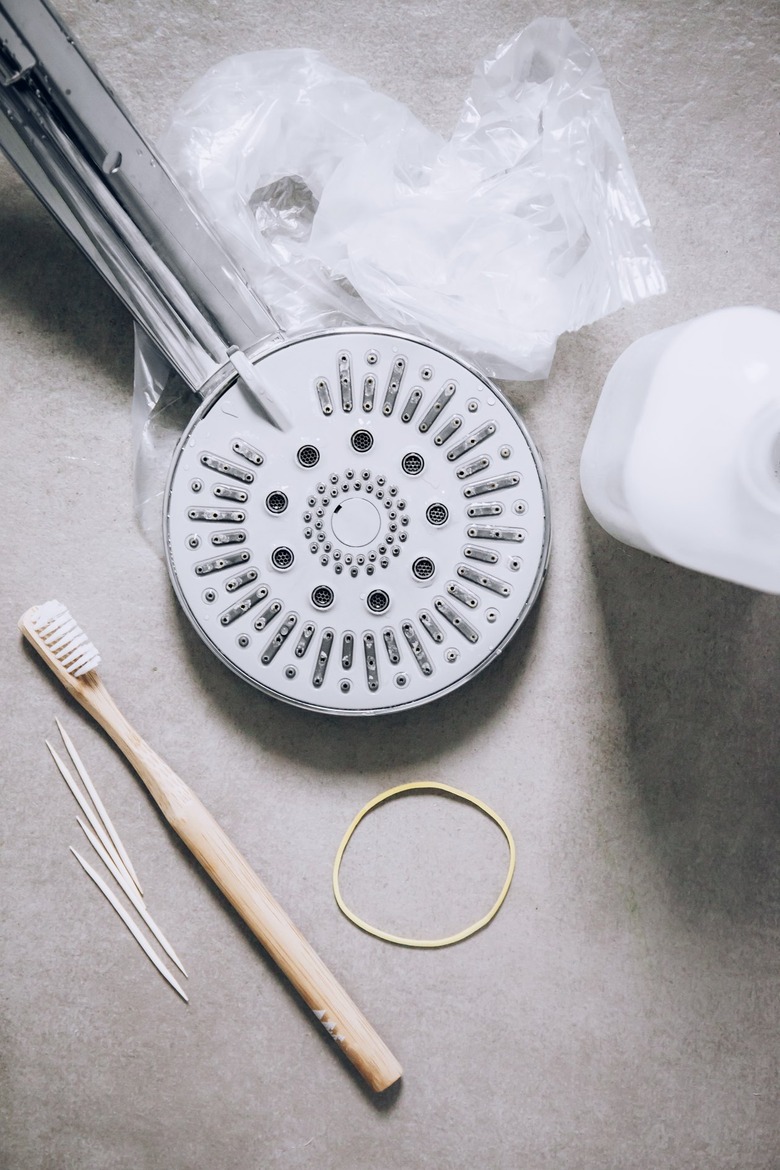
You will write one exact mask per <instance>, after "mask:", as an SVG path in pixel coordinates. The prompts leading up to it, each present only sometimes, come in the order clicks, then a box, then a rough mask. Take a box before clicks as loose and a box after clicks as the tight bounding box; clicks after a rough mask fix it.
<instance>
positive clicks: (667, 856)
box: [583, 505, 780, 927]
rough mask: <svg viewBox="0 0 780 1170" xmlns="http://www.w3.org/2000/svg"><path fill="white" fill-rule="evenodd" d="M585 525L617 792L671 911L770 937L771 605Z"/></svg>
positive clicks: (776, 830)
mask: <svg viewBox="0 0 780 1170" xmlns="http://www.w3.org/2000/svg"><path fill="white" fill-rule="evenodd" d="M583 511H584V505H583ZM585 514H586V516H587V530H588V537H589V543H590V556H591V561H592V568H593V573H594V577H595V580H596V584H597V590H598V595H599V598H600V602H601V607H602V610H603V613H604V620H605V626H606V631H607V640H608V646H609V650H610V653H611V657H612V661H613V663H614V668H615V673H616V678H617V683H618V687H619V693H620V696H621V702H622V706H623V710H624V713H625V718H626V723H627V729H628V744H627V747H628V750H629V753H630V759H631V774H630V776H629V777H628V779H627V783H630V784H632V785H634V786H635V788H636V794H637V796H638V800H639V807H640V808H641V809H643V812H644V824H645V828H646V832H647V836H648V839H649V842H650V844H651V846H652V848H653V850H654V851H655V852H656V854H657V856H658V857H659V858H660V861H661V864H662V868H663V871H665V872H666V874H667V875H668V882H669V886H670V889H671V892H672V897H673V900H674V903H675V905H676V908H677V910H678V912H679V913H680V914H681V915H682V916H683V917H684V918H688V919H690V920H691V921H695V922H697V923H700V924H703V922H704V921H705V920H706V919H707V918H708V917H711V916H713V915H715V916H728V917H734V918H737V919H740V920H742V921H745V922H749V923H753V924H754V925H756V926H770V925H773V926H775V927H776V926H777V925H778V922H777V906H778V904H779V903H780V760H779V758H778V757H779V756H780V598H777V597H773V596H769V595H766V594H760V593H755V592H753V591H752V590H749V589H745V588H742V587H740V586H737V585H732V584H729V583H728V582H725V581H720V580H716V579H715V578H713V577H708V576H705V575H703V574H700V573H694V572H691V571H688V570H686V569H682V568H679V567H678V566H676V565H670V564H668V563H667V562H665V561H662V560H659V559H658V558H656V557H651V556H648V555H647V554H645V553H642V552H639V551H637V550H635V549H630V548H628V547H627V546H625V545H622V544H620V543H619V542H618V541H615V540H613V539H612V538H611V537H609V536H608V535H607V534H606V533H605V532H604V531H603V530H602V529H601V528H600V527H599V526H598V525H597V524H596V523H595V521H593V520H592V518H590V516H589V515H588V514H587V513H585Z"/></svg>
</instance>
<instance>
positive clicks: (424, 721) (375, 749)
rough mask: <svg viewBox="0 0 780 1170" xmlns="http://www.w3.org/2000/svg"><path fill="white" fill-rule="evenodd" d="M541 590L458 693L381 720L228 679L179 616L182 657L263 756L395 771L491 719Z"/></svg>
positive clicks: (319, 767) (523, 657)
mask: <svg viewBox="0 0 780 1170" xmlns="http://www.w3.org/2000/svg"><path fill="white" fill-rule="evenodd" d="M542 605H544V590H542V594H541V596H540V598H539V600H538V601H537V603H536V605H535V606H534V609H533V610H532V611H531V613H530V614H529V616H528V618H527V619H526V621H525V623H524V624H523V626H522V627H521V628H520V630H519V631H518V633H517V634H516V635H515V637H514V638H513V639H512V641H511V642H510V643H509V645H508V646H507V647H506V649H505V650H504V651H503V653H502V654H500V655H499V656H498V658H497V659H496V660H495V661H493V662H492V663H491V664H490V665H489V666H488V667H486V669H485V670H483V671H482V673H481V674H479V675H477V677H476V678H474V679H472V680H471V681H470V682H468V683H466V684H465V685H464V686H462V687H460V689H459V690H457V691H455V692H453V693H452V694H450V695H445V696H444V697H443V698H440V699H437V700H434V701H433V702H431V703H428V704H426V705H425V706H423V707H417V708H415V709H413V710H409V711H401V712H398V713H391V714H385V715H373V716H356V717H352V716H338V715H322V714H319V713H317V712H313V711H306V710H300V709H298V708H296V707H291V706H289V705H288V704H287V703H284V702H280V701H279V700H277V699H274V698H270V697H269V696H267V695H265V694H263V693H262V692H261V691H257V690H255V689H254V688H253V687H251V686H249V685H247V683H245V682H243V681H242V680H241V679H239V678H238V676H237V675H234V674H233V673H232V671H230V670H229V669H228V668H227V667H226V666H224V665H223V664H222V663H221V662H220V661H219V659H217V658H216V657H215V656H214V655H213V654H212V653H211V651H210V650H209V649H208V648H207V647H206V645H205V644H204V643H203V642H202V641H201V639H200V638H199V637H198V635H197V634H196V633H195V631H194V629H193V628H192V626H191V624H190V622H189V621H188V619H187V617H186V615H185V614H184V613H183V611H181V610H179V614H178V616H179V626H180V633H181V642H182V648H183V651H184V652H185V653H186V654H187V655H188V656H189V658H190V661H191V664H192V668H193V672H194V674H195V675H196V676H197V678H198V680H199V682H200V685H201V686H202V687H203V691H204V695H205V697H206V701H207V702H208V703H209V704H210V705H212V706H214V707H216V708H217V709H218V710H219V712H220V716H221V718H222V719H224V720H225V722H227V723H228V724H233V725H234V726H236V727H237V728H240V729H241V731H242V733H243V734H245V735H246V734H252V735H254V736H255V737H256V739H257V742H258V743H259V744H261V745H262V747H263V750H264V751H267V752H271V753H276V754H278V755H281V756H284V757H286V758H289V759H292V760H295V761H297V762H298V763H300V764H302V765H304V766H305V767H307V768H311V769H313V770H314V771H315V773H316V772H319V773H322V774H326V775H327V774H328V773H331V774H340V775H343V774H344V773H345V771H346V772H349V771H350V770H354V772H355V773H359V774H362V775H365V774H369V773H377V772H379V773H382V772H385V771H389V770H397V769H401V768H405V767H409V766H412V765H415V764H422V763H424V761H426V760H429V759H435V758H436V757H437V756H440V755H442V754H446V753H449V752H451V751H454V750H455V749H456V748H457V747H458V746H459V745H460V744H461V743H462V742H463V741H465V740H468V739H469V737H470V736H471V735H472V734H473V732H474V731H475V729H477V728H479V729H484V727H485V725H486V724H489V723H491V722H492V721H493V720H495V719H497V718H498V715H499V712H500V711H501V708H502V707H503V706H504V704H506V703H508V702H512V701H513V694H514V688H515V686H516V684H517V682H518V680H519V678H520V677H521V676H522V673H523V669H524V664H525V662H526V661H527V659H528V657H529V656H530V654H531V653H532V650H533V643H534V634H535V629H536V624H537V620H538V613H539V612H540V606H542Z"/></svg>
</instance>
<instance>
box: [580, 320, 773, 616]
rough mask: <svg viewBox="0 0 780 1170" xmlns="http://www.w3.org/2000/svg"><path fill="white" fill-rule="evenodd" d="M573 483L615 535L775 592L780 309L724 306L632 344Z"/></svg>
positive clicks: (604, 397)
mask: <svg viewBox="0 0 780 1170" xmlns="http://www.w3.org/2000/svg"><path fill="white" fill-rule="evenodd" d="M580 476H581V483H582V492H583V495H584V496H585V501H586V503H587V505H588V507H589V508H590V510H591V512H592V513H593V515H594V516H595V518H596V520H598V522H599V524H601V526H602V527H603V528H605V529H606V530H607V532H609V533H611V534H612V535H613V536H616V537H617V538H618V539H619V540H622V541H625V543H626V544H631V545H634V546H635V547H636V548H641V549H644V550H645V551H646V552H649V553H653V554H655V555H656V556H660V557H664V558H665V559H666V560H668V561H674V562H676V563H677V564H680V565H685V566H686V567H687V568H690V569H698V570H699V571H700V572H702V573H709V574H710V575H711V576H714V577H723V578H725V579H726V580H727V581H736V582H738V583H739V584H741V585H749V586H751V587H752V588H754V589H760V590H763V591H765V592H769V593H780V313H776V312H773V311H772V310H769V309H761V308H752V307H744V308H733V309H721V310H718V311H717V312H715V313H708V314H707V315H706V316H704V317H697V318H696V319H694V320H693V321H687V322H685V323H684V324H682V325H675V326H672V327H671V328H669V329H662V330H661V331H660V332H658V333H651V334H649V335H648V336H647V337H644V338H642V339H641V340H640V341H636V342H634V344H633V345H630V346H629V347H628V349H627V350H626V351H625V353H623V355H622V356H621V357H620V358H619V359H618V360H617V362H616V363H615V365H614V366H613V368H612V370H611V371H610V373H609V376H608V377H607V380H606V382H605V384H604V389H603V390H602V393H601V397H600V398H599V401H598V404H597V406H596V411H595V414H594V416H593V421H592V422H591V426H590V430H589V432H588V436H587V439H586V441H585V446H584V448H583V452H582V462H581V466H580Z"/></svg>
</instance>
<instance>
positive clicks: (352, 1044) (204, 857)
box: [19, 601, 402, 1092]
mask: <svg viewBox="0 0 780 1170" xmlns="http://www.w3.org/2000/svg"><path fill="white" fill-rule="evenodd" d="M19 628H20V630H21V631H22V633H23V634H24V636H25V638H27V640H28V642H30V643H31V644H32V645H33V646H34V647H35V649H36V650H37V651H38V653H39V654H40V655H41V657H42V658H43V659H44V661H45V662H46V663H47V665H48V666H49V667H50V668H51V669H52V671H53V672H54V674H55V675H56V676H57V678H58V679H59V681H60V682H61V683H62V685H63V686H64V687H65V688H66V690H67V691H68V692H69V693H70V694H71V695H72V696H73V697H74V699H76V700H77V701H78V702H79V703H81V705H82V707H84V709H85V710H86V711H88V712H89V714H90V715H91V716H92V717H93V718H94V719H95V720H96V721H97V722H98V723H99V724H100V726H101V727H102V728H104V730H105V731H106V732H107V733H108V735H110V736H111V738H112V739H113V741H114V743H115V744H116V745H117V747H118V748H119V750H120V751H121V752H122V753H123V754H124V755H125V756H126V758H127V760H128V761H129V762H130V764H132V766H133V768H134V769H135V770H136V772H137V773H138V775H139V776H140V777H141V779H142V780H143V782H144V784H145V785H146V787H147V788H148V790H149V792H150V793H151V795H152V797H153V798H154V800H155V801H156V802H157V804H158V805H159V807H160V809H161V811H162V813H163V815H164V816H165V818H166V820H167V821H168V823H169V824H170V825H171V827H172V828H173V829H174V830H175V832H176V833H178V835H179V836H180V837H181V839H182V841H184V843H185V845H187V847H188V848H189V849H190V850H191V851H192V853H193V854H194V856H195V857H196V858H197V859H198V861H199V862H200V863H201V865H202V866H203V868H204V869H205V870H206V872H207V873H208V874H209V876H210V877H211V878H212V879H213V880H214V882H215V883H216V884H217V886H219V888H220V890H221V891H222V893H223V894H224V895H225V897H226V898H227V899H228V901H229V902H230V903H231V904H232V905H233V906H234V907H235V909H236V911H237V912H238V913H239V914H240V915H241V917H242V918H243V920H244V921H245V922H246V924H247V925H248V926H249V928H250V929H251V930H252V932H253V934H255V936H256V937H257V938H258V939H259V940H260V942H261V943H262V944H263V946H264V947H265V949H266V950H267V951H268V953H269V954H270V955H271V957H272V958H273V959H274V961H275V962H276V963H277V964H278V966H279V967H280V968H281V970H282V971H284V973H285V975H287V977H288V979H289V980H290V982H291V983H292V984H293V986H294V987H295V988H296V989H297V991H298V992H299V993H300V994H301V996H302V997H303V999H304V1000H305V1002H306V1003H307V1004H308V1005H309V1007H310V1008H311V1009H312V1011H313V1012H314V1014H315V1016H316V1017H317V1019H318V1020H320V1022H321V1023H322V1025H323V1027H324V1028H325V1029H326V1030H327V1031H328V1032H329V1033H330V1035H331V1036H332V1037H333V1039H334V1040H335V1041H336V1043H337V1044H338V1046H339V1047H340V1048H341V1050H342V1052H343V1053H344V1055H345V1056H346V1057H347V1058H348V1059H349V1060H350V1061H351V1062H352V1063H353V1064H354V1066H355V1068H356V1069H357V1070H358V1072H359V1073H360V1074H361V1076H363V1077H364V1078H365V1080H366V1081H367V1082H368V1083H369V1085H371V1087H372V1088H373V1089H375V1090H376V1091H377V1092H379V1091H381V1090H383V1089H386V1088H388V1087H389V1086H390V1085H392V1084H394V1083H395V1081H397V1080H398V1079H399V1078H400V1076H401V1074H402V1070H401V1066H400V1065H399V1063H398V1061H397V1060H396V1059H395V1057H394V1056H393V1054H392V1053H391V1052H390V1050H389V1048H388V1047H387V1045H386V1044H385V1043H384V1041H383V1040H382V1039H381V1038H380V1037H379V1036H378V1035H377V1033H376V1032H375V1031H374V1029H373V1028H372V1026H371V1024H369V1022H368V1020H367V1019H366V1018H365V1016H364V1015H363V1014H362V1012H361V1011H360V1010H359V1008H358V1007H356V1005H355V1004H354V1003H353V1002H352V1000H351V999H350V997H349V995H348V994H347V993H346V991H345V990H344V988H343V987H342V986H341V984H340V983H339V982H338V981H337V980H336V978H335V977H334V976H333V975H332V974H331V972H330V971H329V970H328V968H327V967H326V966H325V964H324V963H323V961H322V959H321V958H320V957H319V955H318V954H317V953H316V951H315V950H314V949H313V948H312V947H311V945H310V944H309V943H308V942H307V941H306V939H305V938H304V937H303V935H302V934H301V933H300V931H299V930H298V929H297V927H296V926H295V925H294V924H293V923H292V921H291V920H290V919H289V918H288V916H287V914H286V913H285V911H284V910H283V909H282V908H281V906H280V905H279V903H278V902H277V901H276V900H275V899H274V897H273V896H272V895H271V894H270V893H269V891H268V890H267V889H266V887H265V886H264V885H263V883H262V882H261V881H260V878H259V877H258V876H257V874H256V873H255V872H254V871H253V870H252V868H251V866H250V865H249V863H248V862H247V861H246V859H245V858H244V857H243V856H242V855H241V854H240V853H239V852H238V850H237V849H236V847H235V845H233V843H232V842H231V841H230V839H229V838H228V837H227V835H226V834H225V833H224V832H223V830H222V829H221V828H220V827H219V825H218V824H217V822H216V821H215V820H214V818H213V817H212V816H211V814H210V813H209V812H208V810H207V809H206V808H205V807H204V806H203V805H202V804H201V802H200V801H199V800H198V798H197V797H196V796H195V794H194V793H193V792H192V791H191V790H190V789H189V788H188V787H187V785H186V784H185V783H184V782H183V781H182V780H180V779H179V777H178V776H177V775H176V774H175V772H173V771H172V770H171V769H170V768H169V767H168V765H167V764H166V763H165V762H164V761H163V760H162V759H160V757H159V756H158V755H157V754H156V753H155V752H154V751H153V750H152V749H151V748H150V747H149V745H148V744H147V743H146V742H145V741H144V740H143V739H142V738H141V737H140V735H139V734H138V732H137V731H135V729H134V728H133V727H132V726H131V725H130V723H128V721H127V719H126V718H125V717H124V715H123V714H122V713H121V711H120V710H119V708H118V707H117V706H116V704H115V702H114V701H113V699H112V698H111V696H110V695H109V693H108V691H107V690H106V688H105V687H104V686H103V683H102V681H101V680H100V678H99V677H98V674H97V667H98V665H99V664H100V655H99V654H98V652H97V650H96V649H95V647H94V646H93V645H92V643H91V642H89V640H88V639H87V636H86V634H84V633H83V632H82V631H81V629H80V628H79V627H78V625H77V624H76V622H75V621H74V620H73V618H72V617H71V615H70V613H69V612H68V610H67V609H66V608H65V606H64V605H60V603H59V602H57V601H49V602H46V603H45V604H44V605H41V606H33V607H32V608H31V609H29V610H27V612H26V613H25V614H23V615H22V617H21V619H20V621H19Z"/></svg>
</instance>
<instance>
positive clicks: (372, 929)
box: [333, 781, 515, 947]
mask: <svg viewBox="0 0 780 1170" xmlns="http://www.w3.org/2000/svg"><path fill="white" fill-rule="evenodd" d="M426 791H433V792H444V793H446V794H447V795H448V796H454V797H456V798H457V799H458V800H464V801H465V802H466V803H467V804H472V805H474V807H475V808H478V809H480V811H481V812H483V813H485V815H486V816H488V817H490V819H491V820H492V821H494V822H495V824H497V825H498V827H499V829H500V830H501V832H502V833H503V834H504V836H505V837H506V841H507V844H508V846H509V869H508V871H507V875H506V879H505V881H504V885H503V888H502V890H501V893H500V894H499V895H498V899H497V900H496V902H495V904H494V905H493V907H492V908H491V909H490V910H489V911H488V913H487V914H486V915H485V916H484V918H480V920H479V922H475V923H474V925H473V926H468V927H467V928H466V929H465V930H461V931H459V932H458V933H457V934H453V935H450V936H449V937H448V938H435V939H423V938H400V937H399V936H398V935H396V934H388V932H387V931H385V930H379V929H378V928H377V927H376V926H371V925H370V923H368V922H364V921H363V919H362V918H358V916H357V914H354V913H353V912H352V911H351V910H350V909H349V907H348V906H347V905H346V903H345V901H344V899H343V898H342V896H341V887H340V886H339V871H340V869H341V862H342V859H343V857H344V852H345V850H346V848H347V845H348V844H349V842H350V839H351V837H352V834H353V833H354V832H355V829H356V828H357V827H358V825H359V824H360V822H361V821H362V820H363V817H364V816H366V815H367V813H370V812H371V810H372V809H375V808H377V806H378V805H380V804H384V802H385V801H386V800H390V799H391V797H393V796H399V795H400V794H401V793H405V792H426ZM514 872H515V843H514V840H513V838H512V834H511V833H510V831H509V828H508V826H507V825H506V824H505V823H504V821H502V819H501V817H500V816H499V815H498V813H495V812H493V810H492V808H488V806H487V805H486V804H484V803H483V802H482V801H481V800H478V799H477V797H476V796H470V795H469V794H468V792H461V790H460V789H459V788H451V787H450V786H449V784H437V783H435V782H434V781H417V782H415V783H412V784H399V785H398V787H397V788H389V789H388V790H387V792H382V793H380V795H379V796H375V797H374V799H373V800H370V801H369V802H368V804H367V805H366V806H365V808H362V809H361V810H360V812H359V813H358V815H357V816H356V817H355V819H354V821H353V822H352V824H351V825H350V826H349V828H348V829H347V831H346V833H345V835H344V839H343V841H342V842H341V844H340V845H339V848H338V852H337V854H336V860H335V861H334V863H333V894H334V897H335V899H336V901H337V903H338V906H339V909H340V910H341V912H342V913H343V914H345V915H346V916H347V918H349V920H350V922H354V924H355V926H359V927H360V929H361V930H365V931H366V932H367V933H368V934H373V935H375V936H376V938H382V939H384V940H385V942H391V943H398V944H399V946H402V947H448V946H450V945H451V944H452V943H456V942H461V940H462V939H464V938H468V937H469V935H471V934H476V932H477V931H478V930H481V929H482V927H483V926H487V924H488V923H489V922H490V921H491V919H492V918H494V917H495V916H496V914H497V913H498V911H499V909H500V907H501V905H502V903H503V901H504V899H505V898H506V896H507V893H508V892H509V887H510V885H511V883H512V877H513V875H514Z"/></svg>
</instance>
